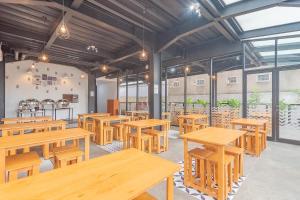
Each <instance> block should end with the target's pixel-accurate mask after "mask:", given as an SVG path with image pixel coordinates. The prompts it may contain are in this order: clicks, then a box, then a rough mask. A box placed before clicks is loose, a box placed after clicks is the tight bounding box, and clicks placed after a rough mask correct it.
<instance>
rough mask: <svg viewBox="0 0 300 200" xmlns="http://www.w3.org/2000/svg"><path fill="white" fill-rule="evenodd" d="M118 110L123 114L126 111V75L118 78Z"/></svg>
mask: <svg viewBox="0 0 300 200" xmlns="http://www.w3.org/2000/svg"><path fill="white" fill-rule="evenodd" d="M119 81H120V82H119V84H120V85H119V112H120V114H124V113H125V111H126V77H125V76H121V77H120V78H119Z"/></svg>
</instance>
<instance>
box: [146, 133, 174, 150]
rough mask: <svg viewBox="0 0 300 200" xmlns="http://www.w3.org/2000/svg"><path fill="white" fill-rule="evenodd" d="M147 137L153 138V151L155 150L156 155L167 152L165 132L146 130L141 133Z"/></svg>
mask: <svg viewBox="0 0 300 200" xmlns="http://www.w3.org/2000/svg"><path fill="white" fill-rule="evenodd" d="M143 132H144V133H145V134H147V135H151V136H152V137H153V143H152V144H153V149H155V150H156V152H157V153H160V152H161V151H167V150H168V146H169V145H168V134H167V131H158V130H155V129H146V130H145V131H143ZM161 138H162V139H163V144H162V145H161Z"/></svg>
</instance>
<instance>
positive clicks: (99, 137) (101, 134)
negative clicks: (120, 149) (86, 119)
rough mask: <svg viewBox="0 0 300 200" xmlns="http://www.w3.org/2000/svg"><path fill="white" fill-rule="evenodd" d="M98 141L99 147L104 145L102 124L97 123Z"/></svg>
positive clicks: (100, 122)
mask: <svg viewBox="0 0 300 200" xmlns="http://www.w3.org/2000/svg"><path fill="white" fill-rule="evenodd" d="M98 141H99V143H98V144H100V145H104V130H103V122H102V120H100V121H99V133H98Z"/></svg>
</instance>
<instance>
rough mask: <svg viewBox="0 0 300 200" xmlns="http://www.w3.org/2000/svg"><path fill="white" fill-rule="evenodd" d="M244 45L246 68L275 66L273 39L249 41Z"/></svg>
mask: <svg viewBox="0 0 300 200" xmlns="http://www.w3.org/2000/svg"><path fill="white" fill-rule="evenodd" d="M245 47H246V48H245V49H246V62H245V63H246V65H245V69H246V70H247V69H263V68H271V67H275V40H263V41H251V42H248V43H245Z"/></svg>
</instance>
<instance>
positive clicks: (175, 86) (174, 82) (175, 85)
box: [170, 80, 180, 88]
mask: <svg viewBox="0 0 300 200" xmlns="http://www.w3.org/2000/svg"><path fill="white" fill-rule="evenodd" d="M170 87H171V88H179V87H180V82H179V81H178V80H175V81H172V82H171V84H170Z"/></svg>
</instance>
